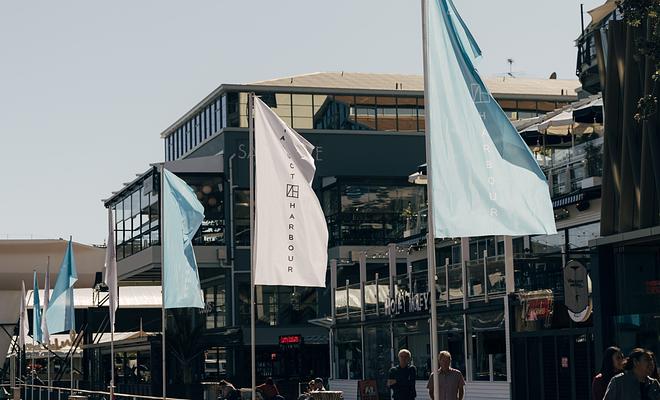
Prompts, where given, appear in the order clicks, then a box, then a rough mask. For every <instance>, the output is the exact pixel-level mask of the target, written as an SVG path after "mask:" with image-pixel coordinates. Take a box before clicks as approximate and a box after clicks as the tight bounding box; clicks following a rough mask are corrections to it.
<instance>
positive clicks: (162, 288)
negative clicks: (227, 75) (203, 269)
mask: <svg viewBox="0 0 660 400" xmlns="http://www.w3.org/2000/svg"><path fill="white" fill-rule="evenodd" d="M164 171H165V164H162V165H161V167H160V192H159V195H158V201H159V203H160V217H159V218H160V294H161V303H162V307H161V322H162V328H161V329H162V331H163V335H162V341H161V344H162V348H161V353H163V354H162V356H161V364H162V374H163V399H167V365H166V364H165V361H166V359H167V353H166V352H165V349H166V348H167V347H166V343H165V328H166V327H167V320H166V319H165V317H166V312H165V268H164V267H165V260H164V257H165V247H164V244H165V241H164V240H163V232H164V231H165V229H164V225H163V214H164V213H163V186H164V185H163V180H164V179H165V178H164ZM113 362H114V360H113Z"/></svg>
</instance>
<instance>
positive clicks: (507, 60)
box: [506, 58, 515, 78]
mask: <svg viewBox="0 0 660 400" xmlns="http://www.w3.org/2000/svg"><path fill="white" fill-rule="evenodd" d="M506 62H508V63H509V76H510V77H512V78H515V77H514V76H513V62H514V60H513V58H507V59H506Z"/></svg>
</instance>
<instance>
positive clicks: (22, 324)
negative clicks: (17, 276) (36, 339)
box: [18, 281, 30, 349]
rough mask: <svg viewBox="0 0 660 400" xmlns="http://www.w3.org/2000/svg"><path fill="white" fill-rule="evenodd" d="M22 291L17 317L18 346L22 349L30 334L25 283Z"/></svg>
mask: <svg viewBox="0 0 660 400" xmlns="http://www.w3.org/2000/svg"><path fill="white" fill-rule="evenodd" d="M22 285H23V291H22V292H21V308H20V312H19V316H18V345H19V346H20V348H21V349H22V348H23V347H24V346H25V343H27V337H28V333H29V332H30V322H29V321H28V312H27V303H26V297H27V296H26V294H25V281H23V283H22Z"/></svg>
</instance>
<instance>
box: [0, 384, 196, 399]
mask: <svg viewBox="0 0 660 400" xmlns="http://www.w3.org/2000/svg"><path fill="white" fill-rule="evenodd" d="M2 386H5V385H2ZM7 386H9V385H7ZM19 386H23V387H25V388H26V389H27V388H36V389H39V390H41V389H46V390H49V391H50V392H51V393H52V392H53V391H60V392H61V391H65V392H67V391H68V392H71V394H72V395H73V394H76V393H82V394H100V395H103V396H110V392H104V391H101V390H84V389H71V388H68V387H59V386H51V387H50V388H49V387H48V386H44V385H31V384H29V383H22V384H20V385H19ZM114 396H115V397H130V398H133V399H145V400H163V397H162V396H145V395H140V394H129V393H118V392H115V393H114ZM166 399H167V400H189V399H182V398H177V397H169V396H167V397H166Z"/></svg>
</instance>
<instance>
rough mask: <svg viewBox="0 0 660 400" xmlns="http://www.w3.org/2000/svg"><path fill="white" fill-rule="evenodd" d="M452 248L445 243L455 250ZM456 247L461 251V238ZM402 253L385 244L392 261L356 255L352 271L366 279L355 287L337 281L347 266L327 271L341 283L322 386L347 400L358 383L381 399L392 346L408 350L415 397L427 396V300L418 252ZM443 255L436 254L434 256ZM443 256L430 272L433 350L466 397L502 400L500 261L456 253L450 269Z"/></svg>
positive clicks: (505, 383)
mask: <svg viewBox="0 0 660 400" xmlns="http://www.w3.org/2000/svg"><path fill="white" fill-rule="evenodd" d="M457 243H458V242H453V245H455V246H460V245H458V244H457ZM451 244H452V243H450V245H451ZM399 247H403V246H399ZM464 247H465V249H466V250H467V249H468V248H469V247H468V245H467V241H466V243H465V244H464ZM406 249H407V250H406V251H397V246H394V245H390V246H389V250H388V254H395V253H396V254H397V256H396V257H395V258H396V260H394V259H390V260H388V261H385V260H383V259H378V258H377V257H378V254H374V255H373V256H372V257H371V258H370V257H369V254H366V256H364V257H359V262H358V265H356V266H355V267H356V268H358V269H360V270H361V271H362V272H361V276H362V277H363V278H366V279H364V280H363V281H362V283H353V284H351V282H350V279H349V280H348V281H346V280H345V279H343V277H344V276H346V273H344V272H343V271H342V269H343V270H346V269H350V268H351V265H347V264H345V265H343V266H340V267H339V273H338V274H337V273H335V274H333V275H339V277H338V279H337V281H339V282H342V283H345V285H341V286H339V287H336V290H335V291H334V304H335V307H334V310H333V314H334V315H333V317H334V321H335V323H334V327H333V329H332V369H331V375H332V379H331V382H330V385H331V388H332V389H333V390H342V391H343V392H344V398H345V399H347V400H350V399H356V398H357V392H358V384H359V382H360V381H375V382H376V388H377V393H378V397H379V398H381V399H389V398H390V390H389V388H388V387H387V385H386V381H387V379H388V372H389V370H390V368H391V367H392V366H394V365H396V364H397V363H398V360H397V353H398V351H399V350H400V349H408V350H409V351H410V352H411V353H412V364H413V365H414V366H415V367H416V370H417V383H416V388H417V398H418V399H427V398H428V397H429V396H428V391H427V389H426V384H427V382H428V379H429V375H430V373H431V356H432V354H431V346H430V314H429V312H430V301H431V298H430V297H429V296H430V292H429V290H428V278H427V276H428V274H427V267H426V260H425V254H426V251H425V249H421V250H413V251H410V250H409V246H406ZM451 252H452V250H451V249H444V250H443V249H440V248H439V249H438V250H437V253H438V255H441V256H442V255H444V254H450V253H451ZM493 252H494V253H496V252H497V250H496V249H494V248H493ZM465 254H468V252H467V251H466V252H465ZM482 254H484V253H483V252H482ZM443 258H444V259H446V263H445V264H444V265H440V266H438V267H437V271H436V295H437V298H436V301H437V305H438V307H437V312H438V319H437V320H438V326H437V332H438V349H439V350H440V351H442V350H445V351H449V352H450V353H451V354H452V367H454V368H456V369H458V370H460V371H461V373H462V374H463V375H464V377H465V380H466V399H480V398H499V397H498V396H501V397H502V398H509V396H510V377H509V372H508V371H509V366H508V359H507V354H508V347H509V346H508V344H507V337H508V332H507V324H506V321H507V318H506V314H507V310H506V306H505V298H506V296H505V285H504V282H503V280H504V272H505V267H504V257H503V255H501V254H500V255H498V254H492V255H491V256H488V254H487V253H486V254H485V257H483V258H481V259H477V260H465V262H462V261H461V259H460V253H459V255H458V260H454V261H457V262H455V263H454V264H451V262H452V258H451V257H443ZM367 260H369V261H367ZM383 264H385V266H386V268H384V267H383ZM387 266H389V268H387ZM333 268H334V267H333ZM383 270H385V273H384V274H383ZM370 271H372V272H370ZM373 271H378V272H376V273H374V272H373ZM388 271H389V272H390V273H389V274H388V273H387V272H388ZM381 274H383V275H385V276H383V277H382V278H381V276H382V275H381ZM464 277H465V279H464ZM454 281H456V282H454Z"/></svg>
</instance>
